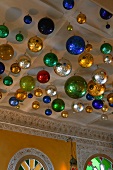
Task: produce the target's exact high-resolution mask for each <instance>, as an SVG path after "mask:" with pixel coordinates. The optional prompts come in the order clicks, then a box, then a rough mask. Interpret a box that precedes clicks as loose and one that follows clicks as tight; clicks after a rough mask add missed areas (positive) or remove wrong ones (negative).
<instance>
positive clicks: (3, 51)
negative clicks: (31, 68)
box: [0, 44, 14, 60]
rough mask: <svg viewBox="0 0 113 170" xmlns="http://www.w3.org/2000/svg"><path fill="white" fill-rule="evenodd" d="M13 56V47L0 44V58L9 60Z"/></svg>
mask: <svg viewBox="0 0 113 170" xmlns="http://www.w3.org/2000/svg"><path fill="white" fill-rule="evenodd" d="M13 56H14V50H13V47H12V46H11V45H9V44H2V45H0V58H1V59H2V60H10V59H11V58H12V57H13Z"/></svg>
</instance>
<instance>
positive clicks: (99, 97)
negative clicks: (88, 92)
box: [95, 94, 104, 100]
mask: <svg viewBox="0 0 113 170" xmlns="http://www.w3.org/2000/svg"><path fill="white" fill-rule="evenodd" d="M103 98H104V94H102V95H100V96H95V99H96V100H102V99H103Z"/></svg>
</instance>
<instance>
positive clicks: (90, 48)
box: [85, 43, 93, 52]
mask: <svg viewBox="0 0 113 170" xmlns="http://www.w3.org/2000/svg"><path fill="white" fill-rule="evenodd" d="M92 49H93V46H92V45H91V44H89V43H88V44H86V46H85V50H86V51H87V52H90V51H91V50H92Z"/></svg>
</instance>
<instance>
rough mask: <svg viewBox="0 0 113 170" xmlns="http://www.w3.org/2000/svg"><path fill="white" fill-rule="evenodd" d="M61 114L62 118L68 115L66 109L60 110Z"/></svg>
mask: <svg viewBox="0 0 113 170" xmlns="http://www.w3.org/2000/svg"><path fill="white" fill-rule="evenodd" d="M61 116H62V117H63V118H67V117H68V112H67V111H65V110H64V111H62V112H61Z"/></svg>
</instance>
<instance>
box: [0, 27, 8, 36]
mask: <svg viewBox="0 0 113 170" xmlns="http://www.w3.org/2000/svg"><path fill="white" fill-rule="evenodd" d="M8 35H9V29H8V28H7V27H6V26H5V25H0V38H6V37H7V36H8Z"/></svg>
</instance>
